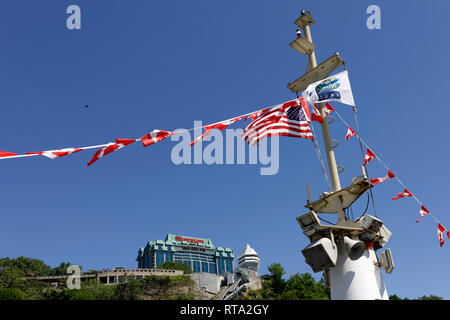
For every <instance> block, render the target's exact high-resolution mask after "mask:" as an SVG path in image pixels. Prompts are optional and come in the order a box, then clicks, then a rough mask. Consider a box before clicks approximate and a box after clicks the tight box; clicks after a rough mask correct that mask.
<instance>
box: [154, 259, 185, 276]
mask: <svg viewBox="0 0 450 320" xmlns="http://www.w3.org/2000/svg"><path fill="white" fill-rule="evenodd" d="M158 269H171V270H183V271H184V273H185V274H189V273H191V272H192V270H191V267H189V265H188V264H187V263H178V262H175V261H166V262H164V263H162V264H160V265H159V266H158Z"/></svg>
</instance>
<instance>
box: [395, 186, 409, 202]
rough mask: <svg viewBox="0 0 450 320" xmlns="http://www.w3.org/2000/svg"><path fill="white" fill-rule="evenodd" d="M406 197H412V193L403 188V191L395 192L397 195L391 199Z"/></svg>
mask: <svg viewBox="0 0 450 320" xmlns="http://www.w3.org/2000/svg"><path fill="white" fill-rule="evenodd" d="M407 197H412V193H411V192H409V190H408V189H406V188H405V191H403V192H401V193H397V196H396V197H395V198H392V200H398V199H400V198H407Z"/></svg>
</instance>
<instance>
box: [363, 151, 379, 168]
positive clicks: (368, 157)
mask: <svg viewBox="0 0 450 320" xmlns="http://www.w3.org/2000/svg"><path fill="white" fill-rule="evenodd" d="M373 158H376V156H375V154H374V153H373V152H372V150H370V149H369V148H367V152H366V156H365V157H364V165H366V164H368V163H369V162H370V161H371V160H372V159H373Z"/></svg>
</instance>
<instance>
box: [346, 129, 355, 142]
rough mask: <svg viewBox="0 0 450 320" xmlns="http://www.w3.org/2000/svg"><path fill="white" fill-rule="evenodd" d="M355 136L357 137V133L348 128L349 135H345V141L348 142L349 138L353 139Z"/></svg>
mask: <svg viewBox="0 0 450 320" xmlns="http://www.w3.org/2000/svg"><path fill="white" fill-rule="evenodd" d="M353 136H356V132H355V131H353V129H352V128H350V127H348V129H347V134H346V135H345V138H344V140H348V138H350V137H353Z"/></svg>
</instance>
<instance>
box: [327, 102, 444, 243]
mask: <svg viewBox="0 0 450 320" xmlns="http://www.w3.org/2000/svg"><path fill="white" fill-rule="evenodd" d="M334 111H335V110H334ZM335 113H336V114H337V116H338V117H339V118H340V119H341V120H342V122H343V123H344V124H345V125H346V126H347V133H346V136H345V138H344V140H348V139H349V138H350V137H353V136H357V137H358V138H359V139H360V141H361V143H362V144H364V146H365V147H366V148H367V150H366V155H365V156H364V160H363V165H364V166H366V165H367V164H368V163H369V162H370V161H372V160H373V159H377V160H378V161H379V162H380V163H381V164H382V165H383V166H384V167H385V168H386V170H387V171H388V173H387V175H386V176H384V177H380V178H375V179H370V183H372V184H379V183H382V182H384V181H387V180H390V179H394V178H395V179H396V180H397V181H398V182H399V184H400V185H401V186H402V187H403V188H404V191H403V192H400V193H397V196H396V197H394V198H392V201H395V200H398V199H401V198H408V197H412V198H414V199H415V200H416V202H417V203H418V204H419V206H420V208H419V214H420V217H419V219H418V220H417V221H416V222H420V220H421V219H422V218H423V217H424V216H425V215H426V214H428V215H429V216H431V217H432V218H433V219H434V220H435V221H436V222H437V225H438V237H439V244H440V246H441V247H442V246H443V245H444V238H443V233H444V232H445V231H447V237H448V239H449V240H450V230H448V229H447V228H445V227H444V226H443V225H442V223H441V222H440V221H439V220H438V219H437V218H436V217H435V216H434V215H433V214H432V213H431V212H430V211H429V210H428V209H427V208H426V207H425V205H424V204H423V203H422V202H421V201H420V200H419V199H418V198H417V197H416V196H415V195H414V194H412V193H411V191H409V190H408V188H407V187H406V186H405V184H404V183H403V182H402V181H401V180H400V178H399V177H397V176H396V175H394V173H392V171H391V170H390V169H389V168H388V166H387V165H386V164H385V163H384V162H383V160H381V158H380V157H379V156H377V155H376V154H375V153H374V152H373V151H372V149H371V148H370V147H369V146H368V144H367V143H366V142H365V141H364V140H363V139H362V138H361V136H360V135H358V134H357V133H356V132H355V131H354V130H353V129H352V128H351V127H350V125H349V124H348V123H347V122H346V121H345V120H344V119H343V118H342V116H341V115H340V114H339V113H338V112H337V111H335Z"/></svg>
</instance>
